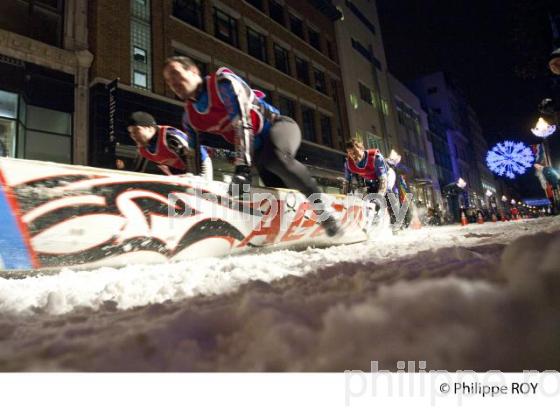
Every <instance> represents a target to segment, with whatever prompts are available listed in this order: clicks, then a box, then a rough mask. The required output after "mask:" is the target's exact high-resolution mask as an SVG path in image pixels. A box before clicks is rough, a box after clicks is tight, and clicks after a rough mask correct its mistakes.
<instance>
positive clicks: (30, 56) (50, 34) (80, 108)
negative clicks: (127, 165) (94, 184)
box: [0, 0, 93, 164]
mask: <svg viewBox="0 0 560 410" xmlns="http://www.w3.org/2000/svg"><path fill="white" fill-rule="evenodd" d="M87 7H88V2H87V1H86V0H66V1H62V0H53V1H31V0H22V1H3V2H0V141H1V142H2V143H3V145H4V146H5V147H6V149H7V153H8V155H9V156H13V157H18V158H28V159H38V160H47V161H57V162H65V163H76V164H85V163H86V161H87V151H88V146H87V134H88V101H89V95H88V84H89V68H90V65H91V62H92V59H93V56H92V54H91V53H90V51H89V46H88V31H87V23H88V22H87V17H88V13H87ZM54 96H56V98H53V97H54Z"/></svg>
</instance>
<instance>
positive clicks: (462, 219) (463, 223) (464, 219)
mask: <svg viewBox="0 0 560 410" xmlns="http://www.w3.org/2000/svg"><path fill="white" fill-rule="evenodd" d="M468 224H469V220H468V219H467V216H466V215H465V211H461V226H465V225H468Z"/></svg>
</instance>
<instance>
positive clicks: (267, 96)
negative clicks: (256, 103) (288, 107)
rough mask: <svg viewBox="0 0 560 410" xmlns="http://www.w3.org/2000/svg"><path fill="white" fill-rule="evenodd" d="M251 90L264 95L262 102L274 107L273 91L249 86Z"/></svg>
mask: <svg viewBox="0 0 560 410" xmlns="http://www.w3.org/2000/svg"><path fill="white" fill-rule="evenodd" d="M251 88H255V89H257V90H259V91H262V92H263V93H264V101H266V102H267V103H269V104H270V105H274V91H272V90H269V89H267V88H264V87H260V86H258V85H257V86H255V87H253V86H251Z"/></svg>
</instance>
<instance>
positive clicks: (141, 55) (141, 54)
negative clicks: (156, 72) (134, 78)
mask: <svg viewBox="0 0 560 410" xmlns="http://www.w3.org/2000/svg"><path fill="white" fill-rule="evenodd" d="M134 61H136V62H138V63H144V64H146V63H147V62H148V59H147V56H146V50H144V49H143V48H141V47H137V46H134Z"/></svg>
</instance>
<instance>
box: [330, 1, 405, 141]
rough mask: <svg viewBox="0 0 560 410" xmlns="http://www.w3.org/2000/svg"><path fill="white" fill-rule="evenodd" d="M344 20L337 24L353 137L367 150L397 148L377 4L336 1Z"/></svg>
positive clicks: (341, 64)
mask: <svg viewBox="0 0 560 410" xmlns="http://www.w3.org/2000/svg"><path fill="white" fill-rule="evenodd" d="M333 4H335V5H336V6H337V8H338V9H339V10H340V11H341V12H342V14H343V19H341V20H339V21H337V23H336V34H337V42H338V51H339V60H340V66H341V70H342V77H343V85H344V95H345V99H346V103H347V107H348V118H349V128H350V136H351V137H357V138H358V139H361V140H362V141H363V142H364V144H365V145H366V146H367V147H370V148H374V147H376V148H380V149H381V150H382V151H384V152H388V151H390V150H391V149H393V148H398V141H397V138H396V130H395V128H394V124H393V122H392V121H391V118H390V115H391V109H390V100H391V97H390V95H391V92H390V87H389V83H388V68H387V61H386V58H385V49H384V46H383V38H382V34H381V27H380V24H379V18H378V15H377V10H376V6H375V2H372V1H368V0H352V1H349V0H335V1H333Z"/></svg>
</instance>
